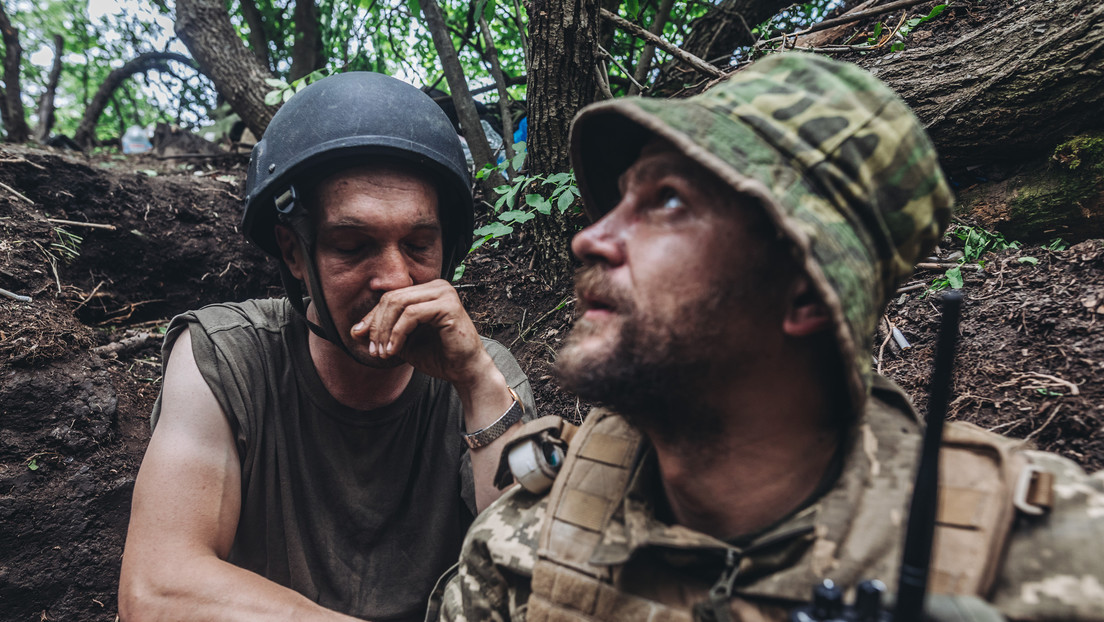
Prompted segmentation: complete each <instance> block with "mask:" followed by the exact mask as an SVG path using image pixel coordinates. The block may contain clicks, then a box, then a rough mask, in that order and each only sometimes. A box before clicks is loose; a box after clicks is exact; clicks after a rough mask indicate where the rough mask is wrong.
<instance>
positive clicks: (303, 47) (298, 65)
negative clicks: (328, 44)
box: [288, 0, 325, 82]
mask: <svg viewBox="0 0 1104 622" xmlns="http://www.w3.org/2000/svg"><path fill="white" fill-rule="evenodd" d="M294 19H295V43H293V44H292V46H291V70H290V71H289V72H288V81H289V82H294V81H295V80H298V79H299V78H302V77H303V76H305V75H307V74H309V73H310V72H312V71H314V70H315V69H321V68H322V66H323V65H324V64H325V60H324V59H323V58H322V36H321V34H320V33H319V32H318V7H317V6H315V4H314V0H296V2H295V12H294Z"/></svg>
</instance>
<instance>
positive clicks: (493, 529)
mask: <svg viewBox="0 0 1104 622" xmlns="http://www.w3.org/2000/svg"><path fill="white" fill-rule="evenodd" d="M547 505H548V503H547V497H546V496H544V495H540V496H536V495H533V494H530V493H528V492H526V491H524V490H523V489H522V488H521V487H520V486H515V487H514V488H513V489H511V490H510V491H508V492H507V493H506V494H504V495H502V497H501V498H499V499H498V500H497V501H495V502H494V503H493V504H491V506H490V507H488V508H487V509H486V510H484V511H483V513H482V514H480V515H479V516H478V517H477V518H476V520H475V523H474V524H473V525H472V527H471V529H470V530H468V535H467V537H465V538H464V548H463V550H462V551H461V553H460V563H459V568H458V571H457V573H456V575H454V576H453V577H452V578H451V579H450V580H449V582H448V584H447V585H446V586H445V589H444V593H443V595H442V596H441V601H440V603H439V604H438V603H432V602H431V603H430V610H431V612H432V611H433V609H434V608H435V606H437V605H439V611H440V614H439V619H440V620H443V621H455V622H483V621H493V622H506V621H515V622H524V620H525V611H526V609H527V606H528V602H529V583H530V579H531V577H532V575H533V564H534V563H536V558H537V538H538V537H539V535H540V527H541V521H542V519H543V517H544V512H545V508H546V507H547Z"/></svg>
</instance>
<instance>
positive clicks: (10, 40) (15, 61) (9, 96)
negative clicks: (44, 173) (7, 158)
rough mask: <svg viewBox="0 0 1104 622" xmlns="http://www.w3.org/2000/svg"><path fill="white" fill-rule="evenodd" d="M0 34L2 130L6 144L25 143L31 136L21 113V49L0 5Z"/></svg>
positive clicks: (0, 4)
mask: <svg viewBox="0 0 1104 622" xmlns="http://www.w3.org/2000/svg"><path fill="white" fill-rule="evenodd" d="M0 32H2V33H3V37H4V129H5V130H7V132H8V138H7V140H8V142H10V143H22V142H26V141H27V139H28V138H30V136H31V130H30V128H28V127H27V118H26V117H25V116H24V112H23V89H22V88H21V87H20V86H19V63H20V61H21V60H22V58H23V48H22V47H20V46H19V31H18V30H16V29H15V27H13V26H12V24H11V20H9V19H8V14H7V13H5V12H4V5H3V4H2V3H0Z"/></svg>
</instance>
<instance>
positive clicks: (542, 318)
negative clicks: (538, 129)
mask: <svg viewBox="0 0 1104 622" xmlns="http://www.w3.org/2000/svg"><path fill="white" fill-rule="evenodd" d="M603 10H605V9H603ZM568 300H570V301H571V302H575V299H574V298H572V297H571V296H566V297H564V299H563V300H561V301H560V304H558V305H556V306H555V307H553V308H552V310H551V311H549V312H548V313H545V314H544V315H542V316H540V317H539V318H537V320H536V321H534V322H533V323H532V324H530V325H529V328H526V329H525V331H524V332H522V333H521V334H520V335H518V336H517V338H515V339H514V341H513V342H512V343H510V347H511V348H512V347H514V344H516V343H517V342H518V341H521V340H522V339H525V338H526V337H528V336H529V335H531V334H533V329H535V328H536V327H537V326H538V325H539V324H540V323H541V322H543V321H545V320H547V319H548V318H549V317H551V316H552V314H553V313H555V312H557V311H559V310H560V309H562V308H564V306H566V305H567V303H568Z"/></svg>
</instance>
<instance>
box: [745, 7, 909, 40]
mask: <svg viewBox="0 0 1104 622" xmlns="http://www.w3.org/2000/svg"><path fill="white" fill-rule="evenodd" d="M927 1H928V0H898V1H897V2H890V3H889V4H887V5H885V6H880V7H878V8H875V9H870V10H869V11H859V12H857V13H851V14H849V15H841V16H840V17H836V18H833V19H826V20H824V21H823V22H820V23H819V24H815V25H813V26H810V27H808V28H806V29H805V30H801V31H798V32H795V33H791V34H784V35H779V36H777V37H774V38H772V39H767V40H766V41H763V42H762V43H760V44H759V46H760V47H762V46H764V45H770V44H771V43H778V42H780V41H786V40H787V39H796V38H797V37H800V36H802V35H807V34H810V33H814V32H820V31H821V30H828V29H829V28H833V27H835V26H839V25H842V24H850V23H852V22H857V21H859V20H862V19H866V18H867V17H875V16H878V15H884V14H886V13H892V12H893V11H896V10H897V9H904V8H908V7H910V6H915V5H917V4H923V3H924V2H927Z"/></svg>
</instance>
